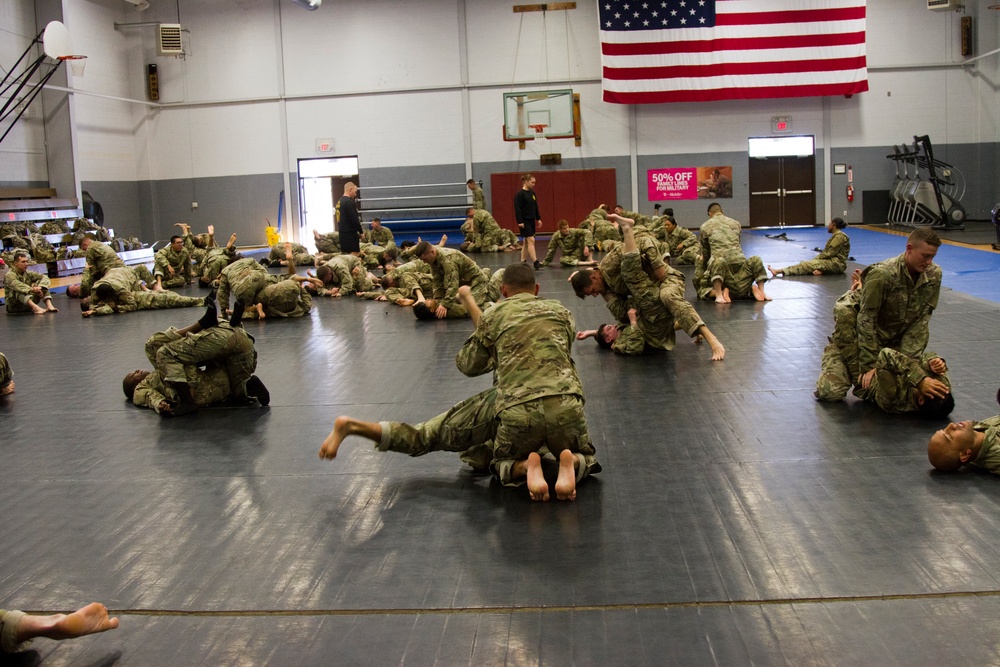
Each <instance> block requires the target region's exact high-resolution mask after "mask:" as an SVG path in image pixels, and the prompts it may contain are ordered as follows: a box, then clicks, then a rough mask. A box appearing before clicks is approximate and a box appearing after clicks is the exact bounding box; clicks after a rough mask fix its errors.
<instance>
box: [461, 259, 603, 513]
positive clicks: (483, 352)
mask: <svg viewBox="0 0 1000 667" xmlns="http://www.w3.org/2000/svg"><path fill="white" fill-rule="evenodd" d="M501 290H502V293H503V296H504V298H503V300H501V301H500V302H498V303H497V304H496V305H494V306H492V307H491V308H489V309H488V310H487V311H486V312H485V313H483V312H482V311H480V310H479V306H478V305H477V301H476V299H475V298H474V296H473V294H472V290H471V289H470V288H469V287H468V286H463V287H462V288H461V289H460V290H459V294H460V298H461V300H462V303H463V305H464V306H465V308H466V309H467V310H468V311H469V316H470V317H471V318H472V321H473V323H474V324H475V325H476V330H475V332H474V333H473V334H472V336H470V337H469V339H468V340H467V341H466V343H465V345H464V346H463V347H462V349H461V351H459V353H458V357H457V358H456V363H457V364H458V369H459V370H460V371H461V372H462V373H463V374H465V375H468V376H470V377H475V376H478V375H483V374H485V373H490V372H495V376H494V377H495V383H496V388H497V405H496V411H497V419H498V421H499V422H500V423H499V426H498V427H497V433H496V437H495V439H494V445H493V463H492V464H491V467H492V468H493V469H494V470H502V469H503V468H504V467H510V468H511V473H510V475H509V477H510V478H513V479H515V480H519V479H520V477H521V476H522V475H521V471H523V472H524V475H523V476H524V477H525V479H526V481H527V485H528V492H529V495H530V496H531V499H532V500H540V501H546V500H548V499H549V497H550V493H549V485H548V482H546V481H545V477H544V475H543V473H542V468H541V456H540V454H539V452H538V450H539V449H540V448H541V447H542V446H545V447H546V448H547V449H548V451H549V452H551V453H552V455H553V456H555V457H556V458H557V459H558V460H559V474H558V478H557V480H556V483H555V495H556V497H557V498H558V499H559V500H575V499H576V477H577V467H578V466H579V465H580V459H578V458H577V457H576V454H577V453H579V454H583V455H585V456H586V455H591V456H592V455H594V453H595V452H594V447H593V445H592V444H591V442H590V435H589V433H588V432H587V420H586V417H585V416H584V413H583V403H584V398H583V385H582V383H581V382H580V378H579V376H578V375H577V373H576V366H575V365H574V363H573V359H572V357H571V351H572V347H573V339H574V334H575V331H574V322H573V316H572V314H571V313H570V312H569V311H568V310H567V309H566V308H565V307H564V306H563V305H562V304H561V303H559V302H558V301H555V300H551V299H540V298H538V296H537V294H538V284H537V283H536V282H535V272H534V270H533V269H532V267H531V266H530V265H529V264H526V263H520V264H512V265H510V266H508V267H506V268H505V269H504V276H503V284H502V286H501ZM498 477H501V478H503V477H504V475H503V474H498Z"/></svg>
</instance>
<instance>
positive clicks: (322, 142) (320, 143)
mask: <svg viewBox="0 0 1000 667" xmlns="http://www.w3.org/2000/svg"><path fill="white" fill-rule="evenodd" d="M316 152H317V153H332V152H333V139H317V140H316Z"/></svg>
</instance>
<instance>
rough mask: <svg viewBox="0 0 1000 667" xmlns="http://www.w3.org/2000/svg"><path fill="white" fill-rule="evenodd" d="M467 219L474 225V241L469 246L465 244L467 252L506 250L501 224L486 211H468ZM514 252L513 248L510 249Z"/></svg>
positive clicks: (464, 247) (466, 213)
mask: <svg viewBox="0 0 1000 667" xmlns="http://www.w3.org/2000/svg"><path fill="white" fill-rule="evenodd" d="M465 219H466V222H467V223H470V222H471V224H472V232H471V233H472V240H471V241H470V243H469V245H468V246H465V245H464V244H463V247H462V249H463V250H465V251H466V252H498V251H500V250H505V249H506V248H504V238H503V233H502V230H501V229H500V225H499V223H497V221H496V220H495V219H494V218H493V216H492V215H490V212H489V211H487V210H485V209H474V208H470V209H466V211H465ZM510 249H511V250H513V248H510Z"/></svg>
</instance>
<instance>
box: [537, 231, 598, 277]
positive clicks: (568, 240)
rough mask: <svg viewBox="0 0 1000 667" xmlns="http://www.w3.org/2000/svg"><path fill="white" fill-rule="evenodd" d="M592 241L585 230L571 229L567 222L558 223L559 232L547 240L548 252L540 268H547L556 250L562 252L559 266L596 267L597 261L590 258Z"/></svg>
mask: <svg viewBox="0 0 1000 667" xmlns="http://www.w3.org/2000/svg"><path fill="white" fill-rule="evenodd" d="M593 244H594V239H593V237H592V236H591V235H590V232H588V231H587V230H586V229H580V228H576V229H571V228H570V226H569V221H567V220H560V221H559V231H557V232H556V233H555V234H553V235H552V238H550V239H549V250H548V252H547V253H545V259H543V260H542V266H548V265H549V264H551V263H552V260H553V259H554V258H555V256H556V250H558V249H561V250H562V257H560V258H559V266H597V261H596V260H594V259H592V258H591V256H590V246H592V245H593Z"/></svg>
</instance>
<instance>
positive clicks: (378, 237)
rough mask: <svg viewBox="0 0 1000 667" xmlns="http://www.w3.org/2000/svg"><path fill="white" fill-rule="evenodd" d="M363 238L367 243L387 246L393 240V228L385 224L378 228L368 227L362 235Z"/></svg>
mask: <svg viewBox="0 0 1000 667" xmlns="http://www.w3.org/2000/svg"><path fill="white" fill-rule="evenodd" d="M361 240H362V241H365V242H366V243H371V244H373V245H380V246H383V247H385V246H387V245H389V244H390V243H392V242H393V237H392V230H391V229H389V228H388V227H386V226H385V225H383V226H381V227H379V228H378V229H368V230H366V231H365V233H364V235H363V236H362V237H361Z"/></svg>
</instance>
